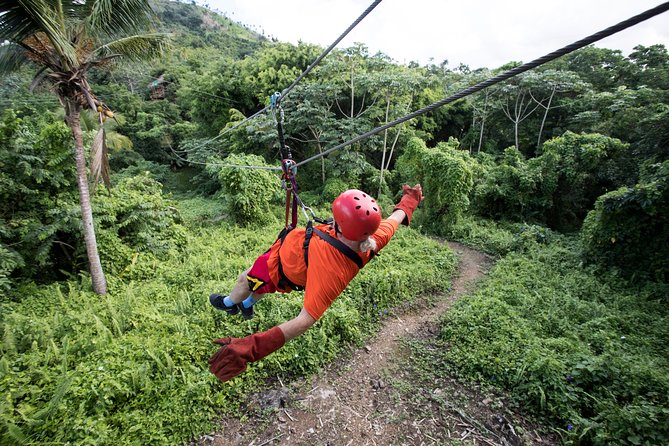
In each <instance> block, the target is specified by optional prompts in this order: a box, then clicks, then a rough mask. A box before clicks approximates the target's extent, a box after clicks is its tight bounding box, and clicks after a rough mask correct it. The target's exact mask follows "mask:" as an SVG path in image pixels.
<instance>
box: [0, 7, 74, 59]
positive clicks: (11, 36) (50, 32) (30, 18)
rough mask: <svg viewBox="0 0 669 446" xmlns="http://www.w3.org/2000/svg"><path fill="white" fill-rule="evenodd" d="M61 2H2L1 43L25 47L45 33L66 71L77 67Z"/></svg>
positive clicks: (0, 10)
mask: <svg viewBox="0 0 669 446" xmlns="http://www.w3.org/2000/svg"><path fill="white" fill-rule="evenodd" d="M62 6H63V5H62V2H61V1H60V0H55V1H50V2H47V1H44V0H14V1H8V0H0V40H2V41H4V40H8V41H10V42H14V43H21V42H23V41H24V40H26V39H28V38H29V37H31V36H34V35H36V34H38V33H44V35H45V36H46V37H47V39H48V40H49V42H50V44H51V46H52V47H53V49H54V51H55V52H56V54H58V56H59V58H60V59H61V61H62V63H63V65H64V66H65V67H66V68H69V67H72V66H74V65H75V64H76V60H77V57H76V52H75V50H74V46H73V45H72V43H71V42H70V40H69V38H68V35H69V33H68V30H67V29H66V25H65V21H64V18H63V15H62V14H61V11H62V10H63V7H62Z"/></svg>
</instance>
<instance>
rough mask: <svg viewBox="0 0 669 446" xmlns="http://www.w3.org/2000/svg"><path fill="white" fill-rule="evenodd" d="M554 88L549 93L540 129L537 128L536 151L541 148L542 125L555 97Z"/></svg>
mask: <svg viewBox="0 0 669 446" xmlns="http://www.w3.org/2000/svg"><path fill="white" fill-rule="evenodd" d="M555 90H556V88H555V87H553V90H552V91H551V96H550V97H549V98H548V105H547V106H546V111H545V112H544V117H543V119H542V120H541V127H539V137H538V138H537V150H539V148H540V147H541V134H542V133H543V131H544V124H545V123H546V117H547V116H548V110H550V108H551V102H552V101H553V96H554V95H555Z"/></svg>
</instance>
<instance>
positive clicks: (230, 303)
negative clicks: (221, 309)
mask: <svg viewBox="0 0 669 446" xmlns="http://www.w3.org/2000/svg"><path fill="white" fill-rule="evenodd" d="M223 305H225V306H226V307H234V306H235V303H234V302H233V301H232V299H230V296H225V298H224V299H223Z"/></svg>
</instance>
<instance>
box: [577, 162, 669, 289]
mask: <svg viewBox="0 0 669 446" xmlns="http://www.w3.org/2000/svg"><path fill="white" fill-rule="evenodd" d="M668 221H669V161H665V162H664V163H661V164H656V165H654V166H652V167H651V168H650V169H649V172H647V173H646V174H645V175H644V176H643V177H642V179H641V182H640V183H639V184H637V185H636V186H634V187H623V188H620V189H618V190H616V191H613V192H609V193H608V194H605V195H602V196H601V197H600V198H599V199H598V200H597V202H596V204H595V209H594V210H593V211H591V212H590V213H589V214H588V217H587V218H586V220H585V222H584V224H583V231H582V240H583V251H584V256H585V258H586V260H587V261H589V262H594V263H597V264H599V265H602V266H604V267H609V268H610V267H613V268H616V269H617V270H618V271H620V273H621V274H623V275H624V276H626V277H635V278H636V279H643V280H646V279H651V280H658V281H663V282H667V281H668V280H669V224H668V223H667V222H668Z"/></svg>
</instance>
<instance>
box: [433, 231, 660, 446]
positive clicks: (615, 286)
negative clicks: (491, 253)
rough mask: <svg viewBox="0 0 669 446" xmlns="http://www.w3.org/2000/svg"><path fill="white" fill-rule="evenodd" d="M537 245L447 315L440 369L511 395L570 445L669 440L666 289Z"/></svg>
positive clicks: (561, 247)
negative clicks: (637, 283)
mask: <svg viewBox="0 0 669 446" xmlns="http://www.w3.org/2000/svg"><path fill="white" fill-rule="evenodd" d="M533 246H534V247H533V248H531V249H529V250H525V251H524V253H518V252H513V253H511V254H509V255H508V256H507V257H505V258H504V259H502V260H500V261H499V262H498V263H497V265H496V267H495V268H494V270H493V271H492V272H491V273H490V274H489V276H488V278H487V279H486V281H485V282H484V283H483V285H482V286H481V288H480V289H479V290H478V291H477V292H476V293H475V294H474V295H472V296H471V297H467V298H466V299H462V300H460V301H458V303H456V305H455V306H454V308H453V309H452V310H451V311H450V312H448V313H447V314H446V315H445V316H444V318H443V321H442V325H441V337H442V339H443V342H444V343H445V345H447V348H444V349H443V350H441V353H439V354H438V355H437V356H438V357H437V358H436V359H435V362H438V363H439V364H440V365H441V367H444V368H446V369H447V370H448V371H450V372H453V373H455V374H457V375H459V376H461V377H462V378H464V379H468V380H469V379H471V380H476V381H481V382H485V383H487V384H491V385H494V386H498V387H501V388H504V389H506V390H507V391H508V392H510V394H511V395H512V397H513V398H514V400H515V404H517V405H519V406H521V407H523V408H524V410H527V411H530V412H532V413H534V414H536V415H540V416H543V417H545V418H546V419H547V421H548V422H549V423H551V424H553V425H554V426H556V427H557V430H558V432H560V433H561V434H562V435H563V437H564V440H565V441H566V442H568V443H572V442H573V443H574V444H595V445H600V444H601V445H604V444H613V443H615V444H663V443H666V442H667V441H669V430H668V429H667V426H669V423H668V421H669V410H667V409H666V408H667V404H669V400H667V395H669V393H668V390H669V379H668V377H669V374H668V373H667V372H669V362H668V361H667V358H669V355H668V353H669V352H668V351H667V346H666V343H665V342H664V339H666V336H667V334H668V333H667V327H669V324H668V323H667V322H668V320H669V313H667V309H666V305H665V304H664V302H663V300H664V299H663V298H662V296H663V295H666V292H667V289H666V286H665V285H652V286H646V287H644V288H640V289H639V288H631V287H629V286H627V285H624V284H622V283H619V282H617V281H616V280H615V279H612V278H611V277H610V276H601V275H598V274H594V273H592V272H588V271H584V270H582V269H581V268H580V267H579V260H580V259H579V256H578V254H577V250H575V244H574V243H573V242H568V243H566V244H565V241H562V242H560V243H553V244H549V245H541V244H536V243H535V244H534V245H533Z"/></svg>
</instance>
